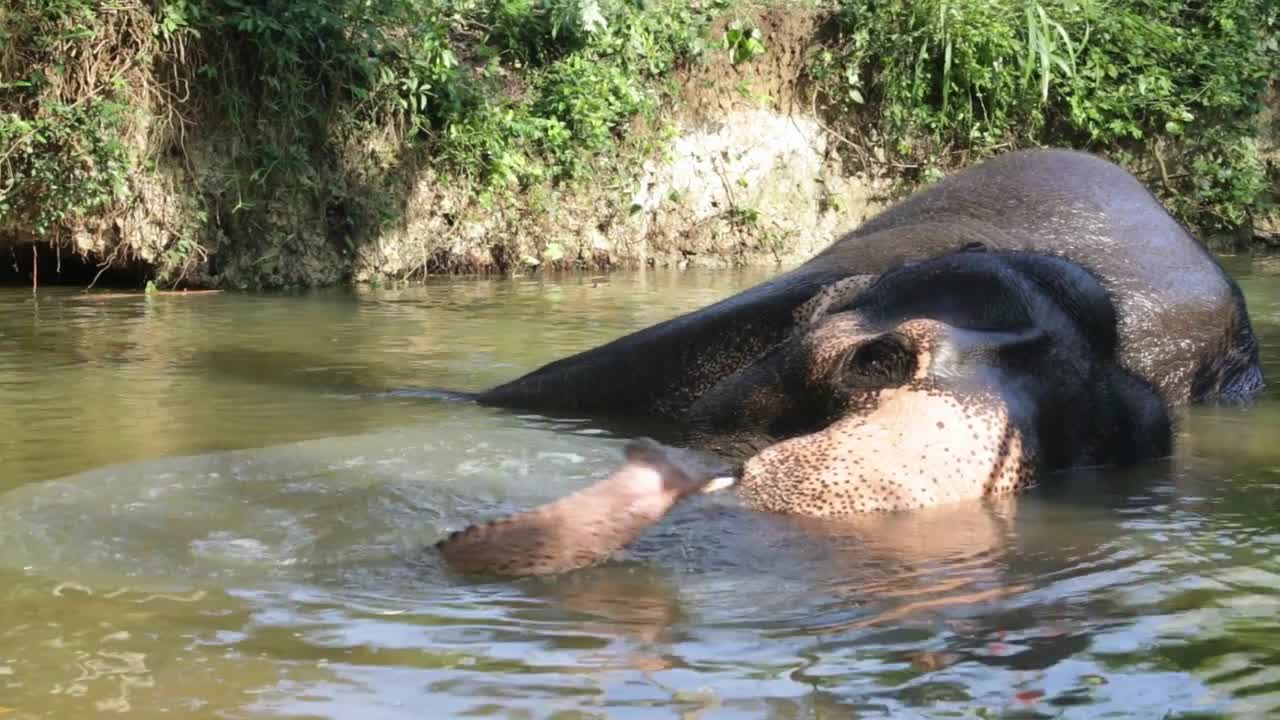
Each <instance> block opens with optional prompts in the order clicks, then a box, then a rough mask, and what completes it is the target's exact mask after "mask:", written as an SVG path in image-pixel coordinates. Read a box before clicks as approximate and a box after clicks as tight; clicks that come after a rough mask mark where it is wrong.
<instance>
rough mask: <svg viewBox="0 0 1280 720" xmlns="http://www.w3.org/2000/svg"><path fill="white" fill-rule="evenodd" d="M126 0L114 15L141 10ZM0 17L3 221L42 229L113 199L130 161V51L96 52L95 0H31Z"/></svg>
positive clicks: (124, 21) (43, 232)
mask: <svg viewBox="0 0 1280 720" xmlns="http://www.w3.org/2000/svg"><path fill="white" fill-rule="evenodd" d="M129 10H130V8H128V7H124V8H120V9H119V15H118V17H116V18H114V19H113V20H114V22H115V23H116V24H117V25H118V26H121V27H126V28H127V27H129V26H130V23H131V22H132V21H135V20H137V16H136V14H132V15H131V14H130V13H129ZM3 13H4V14H3V15H0V19H2V20H3V22H2V23H0V226H8V227H21V228H23V229H25V230H26V231H28V232H31V233H34V234H35V235H36V236H38V237H42V236H47V235H49V234H50V233H52V232H54V231H55V230H57V229H58V227H59V224H60V223H63V222H67V221H70V220H75V219H78V218H83V217H87V216H92V215H94V214H97V213H100V212H102V211H104V210H105V209H106V208H108V207H109V206H110V205H112V203H113V202H114V201H115V200H116V199H117V198H118V197H119V196H120V194H121V193H122V191H123V186H124V182H125V176H126V173H127V172H128V170H129V166H130V157H129V149H128V147H127V146H126V144H125V143H124V142H123V141H122V139H121V133H122V132H123V131H124V129H125V128H126V126H127V125H128V121H129V119H130V118H129V115H130V112H131V110H132V108H131V107H130V105H129V104H128V102H127V92H126V90H127V88H126V85H125V82H124V77H123V76H124V73H125V71H126V70H127V69H128V65H129V63H130V61H131V60H134V59H135V58H134V55H137V56H142V57H145V53H146V51H147V50H148V49H149V48H148V46H147V44H146V43H145V41H144V42H143V44H142V45H141V46H137V47H134V48H133V53H132V54H131V57H130V58H114V59H112V58H106V59H95V58H93V57H92V50H91V48H92V44H91V43H92V42H93V40H94V39H95V36H96V34H97V31H98V30H99V29H100V26H98V25H96V24H95V19H96V18H95V9H94V3H92V2H90V0H34V1H33V2H28V3H19V4H18V5H17V6H16V7H14V8H12V9H8V10H5V11H3Z"/></svg>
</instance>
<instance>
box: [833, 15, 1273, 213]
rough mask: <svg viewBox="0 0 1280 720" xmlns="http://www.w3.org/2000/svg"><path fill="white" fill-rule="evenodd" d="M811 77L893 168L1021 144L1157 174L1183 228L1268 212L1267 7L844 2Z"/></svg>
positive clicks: (927, 165) (937, 163)
mask: <svg viewBox="0 0 1280 720" xmlns="http://www.w3.org/2000/svg"><path fill="white" fill-rule="evenodd" d="M837 25H838V28H839V38H838V40H837V41H836V42H834V43H832V44H831V46H830V47H828V48H827V49H825V50H824V51H822V52H821V53H819V55H818V56H817V57H816V58H815V60H814V63H813V65H812V75H813V77H814V78H815V79H816V80H817V81H818V82H819V84H820V85H821V87H822V88H823V89H824V90H825V91H826V93H827V95H828V96H829V98H830V99H831V101H832V103H833V106H834V108H836V109H838V110H839V111H841V112H850V113H853V114H856V115H857V116H858V117H860V118H863V119H867V118H869V119H871V121H872V124H873V127H874V130H875V133H876V135H877V139H878V140H879V141H880V142H884V143H885V144H887V145H888V146H889V149H890V150H891V151H893V152H895V153H896V154H897V156H898V161H899V164H906V165H919V166H921V167H922V168H924V169H926V170H929V169H934V174H935V175H936V169H937V168H939V167H943V166H946V165H948V164H949V158H952V157H962V156H967V155H968V154H969V153H971V152H972V153H976V154H978V155H982V154H986V153H990V152H993V151H995V150H997V149H999V148H1003V147H1007V146H1010V145H1021V144H1053V145H1067V146H1073V147H1080V148H1087V149H1091V150H1094V151H1097V152H1103V153H1105V154H1109V155H1111V156H1112V157H1113V158H1115V159H1117V160H1119V161H1121V162H1123V163H1125V164H1127V165H1129V166H1130V167H1131V168H1133V169H1135V170H1138V171H1140V172H1143V173H1145V174H1148V175H1149V177H1151V178H1152V179H1153V180H1155V181H1157V182H1156V183H1155V185H1156V189H1157V191H1158V192H1159V193H1160V194H1161V195H1162V196H1163V198H1164V199H1165V200H1166V201H1167V202H1169V203H1170V205H1171V206H1172V207H1173V209H1174V211H1175V212H1176V213H1177V214H1179V215H1180V216H1182V217H1183V218H1184V219H1186V220H1188V221H1190V222H1192V223H1194V224H1196V225H1199V226H1201V227H1205V228H1209V229H1228V228H1232V227H1237V226H1239V225H1241V224H1243V223H1244V222H1245V221H1246V220H1247V218H1248V217H1249V215H1250V213H1252V212H1254V211H1256V210H1257V209H1258V208H1259V207H1260V205H1261V204H1262V203H1264V202H1265V201H1266V195H1267V193H1266V189H1267V185H1268V180H1267V177H1266V174H1265V166H1264V164H1263V163H1262V161H1261V160H1260V158H1259V157H1258V154H1257V151H1256V149H1255V148H1254V147H1253V145H1252V138H1253V137H1254V134H1255V132H1256V129H1255V128H1254V127H1253V122H1254V119H1255V116H1256V113H1257V112H1258V110H1259V106H1258V98H1259V95H1260V92H1261V90H1262V88H1263V87H1264V86H1265V83H1266V81H1267V79H1268V78H1270V77H1275V76H1276V74H1277V72H1280V59H1278V58H1280V45H1278V44H1277V42H1278V41H1277V33H1278V32H1280V6H1278V5H1277V4H1276V3H1274V2H1273V1H1272V0H1222V1H1220V2H1214V3H1200V2H1192V1H1190V0H1184V1H1180V2H1169V1H1167V0H884V1H882V0H841V2H840V5H839V11H838V14H837Z"/></svg>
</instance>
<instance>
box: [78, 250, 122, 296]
mask: <svg viewBox="0 0 1280 720" xmlns="http://www.w3.org/2000/svg"><path fill="white" fill-rule="evenodd" d="M122 247H124V243H123V242H122V243H120V244H119V245H116V247H115V249H114V250H112V251H111V254H110V255H108V256H107V259H106V260H103V261H102V264H101V265H99V266H98V268H99V269H98V274H97V275H94V276H93V282H91V283H89V286H88V287H86V288H85V292H88V291H90V290H92V289H93V286H94V285H97V284H98V278H100V277H102V273H104V272H106V271H107V270H109V269H111V264H112V263H114V262H115V260H116V253H118V252H120V248H122Z"/></svg>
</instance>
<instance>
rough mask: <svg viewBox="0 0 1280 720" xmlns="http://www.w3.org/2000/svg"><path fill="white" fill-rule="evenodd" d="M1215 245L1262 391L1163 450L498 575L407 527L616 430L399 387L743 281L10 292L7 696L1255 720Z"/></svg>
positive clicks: (1252, 550)
mask: <svg viewBox="0 0 1280 720" xmlns="http://www.w3.org/2000/svg"><path fill="white" fill-rule="evenodd" d="M1230 267H1231V269H1232V271H1233V272H1234V273H1236V275H1237V276H1238V277H1239V278H1240V280H1241V283H1242V285H1243V287H1244V288H1245V292H1246V295H1247V297H1248V298H1249V301H1250V303H1251V310H1252V313H1253V317H1254V320H1255V324H1256V328H1257V330H1258V332H1259V333H1260V335H1261V336H1262V340H1263V343H1264V346H1265V354H1266V358H1267V363H1268V374H1269V376H1270V378H1271V379H1272V381H1273V382H1275V383H1277V384H1276V385H1273V389H1272V390H1270V391H1269V395H1268V397H1267V398H1265V399H1264V401H1263V402H1262V403H1261V404H1260V405H1259V406H1258V407H1257V408H1254V409H1251V410H1248V411H1239V410H1211V409H1199V410H1196V411H1194V412H1191V413H1189V414H1188V415H1187V416H1186V417H1185V418H1183V421H1182V424H1181V438H1180V445H1179V450H1178V453H1177V456H1176V457H1175V458H1173V459H1171V460H1169V461H1167V462H1160V463H1153V464H1150V465H1147V466H1144V467H1142V468H1138V469H1135V470H1131V471H1127V472H1116V471H1089V472H1078V473H1073V474H1070V475H1069V476H1066V477H1063V478H1060V479H1059V480H1058V482H1057V483H1056V484H1055V485H1054V487H1052V488H1045V489H1042V490H1041V491H1038V492H1035V493H1032V494H1030V495H1027V496H1024V497H1021V498H1019V499H1017V501H1012V502H1000V503H992V504H987V505H972V506H969V505H966V506H958V507H955V508H950V509H942V510H937V511H931V512H922V513H915V514H909V515H901V516H896V517H891V518H881V519H877V520H867V521H863V522H860V523H856V524H850V525H847V526H843V527H839V528H837V527H833V526H830V525H828V526H818V524H816V523H805V522H801V521H797V520H787V519H783V518H778V517H769V516H763V515H753V514H750V513H747V512H745V511H743V510H741V509H740V508H739V507H737V506H736V505H735V504H734V503H733V502H732V500H731V499H728V498H720V497H716V496H711V497H707V498H699V499H697V500H695V501H691V502H690V503H687V504H686V505H684V506H682V507H681V508H680V509H678V510H677V511H676V512H675V513H674V514H673V515H672V516H670V517H669V518H668V519H667V520H665V521H664V522H663V523H662V524H661V525H659V526H658V527H656V528H654V529H653V531H651V532H650V533H649V534H648V535H647V536H646V537H645V538H644V540H643V541H642V542H641V543H640V544H639V545H638V546H636V547H635V548H633V549H632V550H631V551H630V552H629V553H628V555H627V556H626V557H625V558H623V559H622V560H620V561H619V562H616V563H613V564H610V565H607V566H604V567H600V568H596V569H594V570H591V571H586V572H581V573H576V574H572V575H569V576H566V577H562V578H559V579H554V580H526V581H517V582H478V581H473V580H460V579H458V578H456V577H453V576H450V575H449V574H447V573H445V572H444V571H442V570H441V568H440V567H439V566H438V564H437V563H436V561H435V558H434V556H433V554H432V553H431V552H430V551H429V548H428V549H427V550H424V547H425V546H428V545H429V544H430V543H431V542H433V541H434V540H436V539H437V538H439V537H440V536H441V535H442V534H444V533H445V532H447V531H448V530H451V529H455V528H457V527H459V526H461V525H463V524H465V523H467V522H470V521H473V520H476V519H480V518H484V517H487V516H491V515H494V514H497V513H502V512H507V511H510V510H513V509H516V508H521V507H526V506H528V505H530V504H534V503H537V502H541V501H545V500H547V499H550V498H553V497H557V496H560V495H562V494H564V493H565V492H568V491H570V490H572V489H575V488H578V487H581V486H582V485H584V484H586V483H588V482H589V481H591V480H593V479H596V478H598V477H601V476H602V475H603V474H604V473H605V472H606V471H607V470H608V469H610V468H612V467H613V466H615V465H616V463H617V462H618V460H619V457H620V452H621V445H622V443H623V441H624V438H622V437H618V436H615V435H613V434H610V432H608V431H606V430H604V429H603V428H600V427H596V426H595V425H593V423H591V422H588V421H586V420H584V419H581V418H545V417H538V416H531V415H518V414H513V413H506V412H499V411H494V410H488V409H483V408H477V407H474V406H471V405H466V404H459V403H456V402H448V401H446V400H442V399H440V398H438V397H431V396H426V395H415V394H413V393H388V392H387V391H391V390H396V389H404V388H424V387H439V388H451V389H461V390H474V389H479V388H483V387H486V386H488V385H491V384H494V383H496V382H500V381H502V380H506V379H509V378H511V377H514V376H516V375H518V374H519V373H521V372H523V371H526V370H528V369H531V368H533V367H535V366H537V365H539V364H541V363H543V362H546V361H548V360H551V359H554V358H556V357H560V356H563V355H565V354H567V353H570V352H572V351H575V350H578V349H582V348H586V347H589V346H591V345H593V344H596V343H599V342H601V341H604V340H607V339H610V338H612V337H616V336H617V335H620V334H622V333H624V332H626V331H629V330H632V329H636V328H639V327H642V326H644V325H646V324H649V323H652V322H656V321H658V320H661V319H664V318H666V317H669V316H671V315H673V314H676V313H678V312H682V311H684V310H688V309H692V308H694V307H698V306H701V305H704V304H706V303H709V302H712V301H714V300H716V299H719V298H721V297H725V296H727V295H729V294H731V293H732V292H735V291H736V290H738V289H741V288H744V287H746V286H748V285H750V284H751V283H753V282H755V281H757V280H759V279H761V278H762V277H763V275H762V274H760V273H743V274H734V273H718V274H698V273H688V274H684V275H668V274H662V273H657V274H655V273H648V274H636V275H615V276H610V277H608V278H573V279H564V280H559V281H532V280H528V279H524V280H514V281H476V280H458V281H444V280H441V281H433V282H431V283H430V284H428V285H426V286H425V287H413V288H407V289H390V290H378V291H365V292H359V293H355V294H351V293H345V292H329V293H317V294H308V295H294V296H284V295H281V296H270V297H242V296H235V295H213V296H194V297H157V298H152V299H149V300H146V299H140V298H114V299H112V298H104V299H96V300H94V299H86V298H84V297H82V296H81V295H79V294H78V293H76V292H72V291H57V290H50V291H45V290H42V291H41V293H40V295H39V296H38V298H33V297H32V296H31V294H30V292H29V291H25V290H19V289H6V290H0V718H3V720H12V719H14V718H35V717H57V718H63V717H68V718H70V717H94V716H103V717H109V716H114V715H117V714H124V715H127V716H128V717H131V718H132V717H140V718H151V717H184V718H186V717H211V718H213V717H216V718H279V717H298V718H301V717H306V718H321V717H323V718H420V717H501V718H508V717H509V718H561V719H568V718H589V717H609V718H800V717H806V718H807V717H821V718H849V717H994V716H1008V717H1088V718H1093V717H1108V716H1110V717H1153V718H1161V717H1215V716H1223V717H1261V716H1265V715H1267V714H1268V713H1274V712H1277V711H1280V612H1278V611H1280V590H1278V588H1280V562H1278V561H1277V560H1276V557H1275V550H1276V549H1277V546H1278V545H1280V445H1277V444H1276V442H1275V438H1276V437H1277V436H1278V431H1280V393H1278V392H1277V391H1276V390H1275V389H1274V388H1275V387H1280V263H1274V262H1272V263H1267V262H1263V261H1254V262H1252V263H1250V262H1249V261H1247V260H1236V259H1231V262H1230Z"/></svg>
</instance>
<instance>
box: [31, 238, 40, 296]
mask: <svg viewBox="0 0 1280 720" xmlns="http://www.w3.org/2000/svg"><path fill="white" fill-rule="evenodd" d="M39 247H40V246H38V245H36V244H35V243H31V292H32V293H33V294H34V293H35V291H36V289H37V288H38V287H40V249H39Z"/></svg>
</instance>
